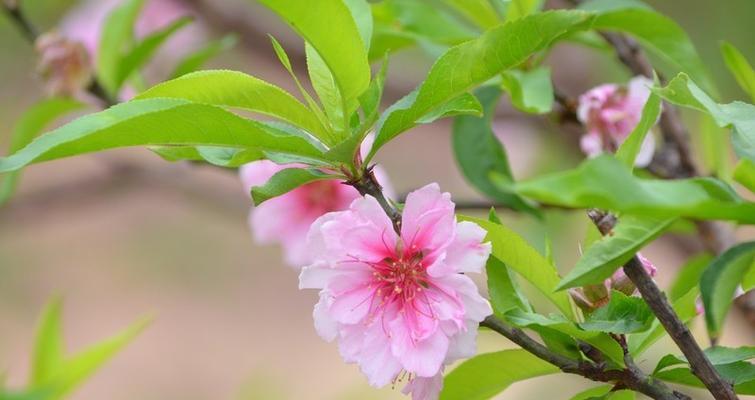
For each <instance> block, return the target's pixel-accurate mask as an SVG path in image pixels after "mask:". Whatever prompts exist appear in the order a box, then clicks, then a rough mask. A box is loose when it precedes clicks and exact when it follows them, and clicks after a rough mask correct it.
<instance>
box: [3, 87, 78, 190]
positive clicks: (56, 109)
mask: <svg viewBox="0 0 755 400" xmlns="http://www.w3.org/2000/svg"><path fill="white" fill-rule="evenodd" d="M83 107H85V106H84V104H82V103H80V102H78V101H76V100H72V99H64V98H52V99H47V100H43V101H41V102H39V103H37V104H35V105H33V106H32V107H30V108H29V109H28V110H26V112H25V113H24V114H23V115H22V116H21V119H20V120H19V121H18V122H17V123H16V127H15V128H14V130H13V134H12V136H11V142H10V146H9V148H8V152H9V153H11V154H12V153H15V152H16V151H18V150H20V149H22V148H23V147H24V146H26V145H27V144H29V143H30V142H31V141H32V140H33V139H34V137H35V136H37V135H39V133H40V132H42V130H43V129H44V128H45V127H46V126H47V125H49V124H50V123H51V122H53V121H54V120H56V119H58V118H60V117H61V116H63V115H65V114H67V113H69V112H72V111H75V110H78V109H81V108H83ZM19 179H21V172H20V171H15V172H11V173H8V174H6V175H4V176H3V177H2V178H1V182H0V205H2V204H3V203H5V202H6V201H8V199H10V197H11V196H13V193H14V192H15V190H16V186H17V185H18V181H19Z"/></svg>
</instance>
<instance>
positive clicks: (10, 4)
mask: <svg viewBox="0 0 755 400" xmlns="http://www.w3.org/2000/svg"><path fill="white" fill-rule="evenodd" d="M0 2H1V3H2V9H3V11H4V12H5V14H7V15H8V17H9V18H10V20H11V21H12V22H13V24H14V25H16V27H17V28H18V30H19V32H21V33H22V34H23V35H24V37H25V38H26V40H27V41H28V42H29V44H31V45H32V46H34V44H35V43H36V41H37V39H38V38H39V33H38V31H37V28H36V27H34V24H32V23H31V21H29V19H28V18H27V17H26V15H25V14H24V13H23V11H21V7H20V5H19V4H18V2H14V1H7V0H6V1H4V0H0ZM86 90H87V92H89V94H91V95H92V96H94V97H96V98H97V99H98V100H100V101H101V102H102V103H103V105H104V106H105V108H107V107H110V106H112V105H114V104H116V103H117V101H116V100H115V99H113V98H112V97H111V96H110V95H109V94H108V93H107V91H106V90H105V88H104V87H103V86H102V84H101V83H100V81H99V80H98V79H97V77H96V76H92V82H91V83H90V84H89V86H88V87H87V89H86Z"/></svg>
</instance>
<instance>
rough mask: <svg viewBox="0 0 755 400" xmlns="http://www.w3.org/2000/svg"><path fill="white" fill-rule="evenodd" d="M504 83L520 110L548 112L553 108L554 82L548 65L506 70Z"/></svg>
mask: <svg viewBox="0 0 755 400" xmlns="http://www.w3.org/2000/svg"><path fill="white" fill-rule="evenodd" d="M502 84H503V87H504V88H505V89H506V91H507V92H508V93H509V95H510V96H511V103H512V104H513V105H514V107H516V108H517V109H518V110H520V111H523V112H526V113H530V114H546V113H549V112H550V111H551V110H552V109H553V84H552V82H551V70H550V68H548V67H538V68H535V69H532V70H529V71H520V70H511V71H507V72H504V73H503V81H502Z"/></svg>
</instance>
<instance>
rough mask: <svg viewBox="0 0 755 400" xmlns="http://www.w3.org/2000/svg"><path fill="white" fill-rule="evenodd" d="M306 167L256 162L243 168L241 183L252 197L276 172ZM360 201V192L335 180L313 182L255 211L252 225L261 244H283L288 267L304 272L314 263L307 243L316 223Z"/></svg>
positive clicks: (265, 203)
mask: <svg viewBox="0 0 755 400" xmlns="http://www.w3.org/2000/svg"><path fill="white" fill-rule="evenodd" d="M302 166H303V165H296V164H290V165H278V164H275V163H273V162H272V161H269V160H260V161H254V162H251V163H248V164H246V165H244V166H242V167H241V169H240V174H241V181H242V183H243V184H244V189H245V190H246V193H247V194H249V191H250V190H251V188H252V187H253V186H260V185H264V184H265V182H267V180H268V179H270V177H271V176H273V175H275V173H276V172H278V171H281V170H283V169H286V168H293V167H302ZM358 197H359V193H358V192H357V191H356V189H354V188H353V187H351V186H347V185H344V184H342V183H341V182H340V181H338V180H335V179H334V180H325V181H317V182H312V183H308V184H306V185H303V186H301V187H299V188H296V189H294V190H292V191H290V192H288V193H286V194H284V195H282V196H278V197H276V198H274V199H270V200H268V201H266V202H264V203H262V204H260V205H259V206H257V207H254V209H252V211H251V212H250V213H249V224H250V226H251V229H252V232H253V234H254V238H255V241H256V242H257V243H259V244H273V243H280V244H281V246H283V251H284V255H285V260H286V263H287V264H289V265H291V266H293V267H296V268H301V267H302V266H304V265H306V264H308V263H309V262H310V261H311V260H309V259H308V257H307V254H306V241H307V232H309V227H310V226H311V225H312V223H313V222H315V220H316V219H317V218H320V216H322V215H323V214H326V213H329V212H331V211H340V210H345V209H347V208H348V207H349V204H351V202H352V201H354V200H355V199H356V198H358Z"/></svg>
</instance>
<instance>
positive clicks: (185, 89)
mask: <svg viewBox="0 0 755 400" xmlns="http://www.w3.org/2000/svg"><path fill="white" fill-rule="evenodd" d="M158 97H169V98H177V99H185V100H189V101H192V102H198V103H207V104H213V105H217V106H224V107H237V108H241V109H245V110H250V111H254V112H258V113H261V114H265V115H269V116H271V117H275V118H278V119H280V120H282V121H285V122H288V123H290V124H293V125H295V126H298V127H299V128H301V129H304V130H305V131H307V132H309V133H311V134H312V135H313V136H315V137H317V138H319V139H322V140H327V139H328V138H329V136H328V135H329V133H328V131H327V129H326V128H325V127H324V126H322V124H321V123H320V121H319V120H318V118H317V116H316V115H315V114H314V113H312V111H310V110H309V109H308V108H307V107H306V106H305V105H304V104H302V103H301V102H300V101H299V100H297V99H296V98H295V97H294V96H292V95H291V94H289V93H288V92H286V91H285V90H283V89H281V88H279V87H278V86H275V85H273V84H271V83H268V82H265V81H263V80H261V79H258V78H256V77H254V76H251V75H247V74H244V73H241V72H236V71H228V70H209V71H199V72H194V73H190V74H188V75H184V76H182V77H180V78H177V79H173V80H171V81H167V82H163V83H161V84H158V85H156V86H154V87H152V88H150V89H148V90H147V91H145V92H144V93H142V94H140V95H139V96H137V97H136V98H137V99H151V98H158Z"/></svg>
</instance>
